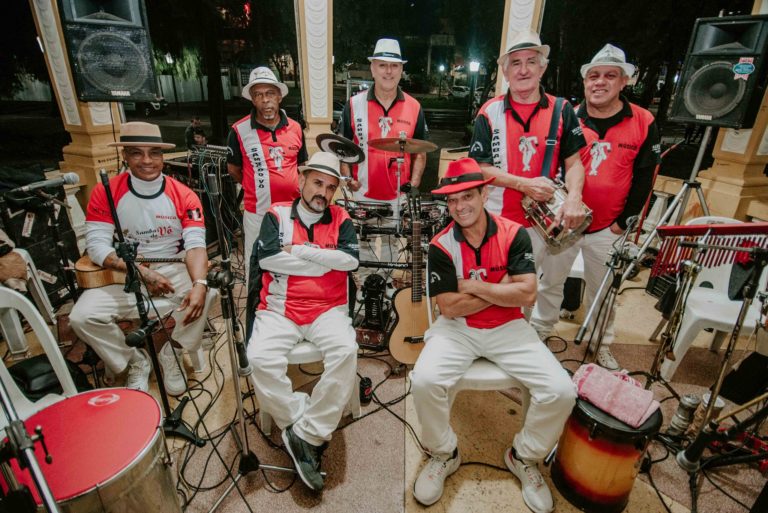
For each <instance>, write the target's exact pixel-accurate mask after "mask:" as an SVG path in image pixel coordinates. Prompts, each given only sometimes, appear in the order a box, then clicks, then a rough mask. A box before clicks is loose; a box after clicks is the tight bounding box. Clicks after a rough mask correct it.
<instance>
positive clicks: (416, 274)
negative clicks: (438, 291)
mask: <svg viewBox="0 0 768 513" xmlns="http://www.w3.org/2000/svg"><path fill="white" fill-rule="evenodd" d="M420 214H421V213H420V212H419V211H418V210H417V211H416V213H415V214H414V221H413V224H412V233H411V252H412V253H413V256H412V257H411V261H412V263H413V268H412V275H411V281H412V283H413V284H412V286H411V300H412V301H413V302H414V303H418V302H419V301H421V297H422V295H423V294H422V282H423V281H424V280H423V279H422V277H421V272H422V270H421V269H422V268H421V261H422V257H423V255H422V249H421V219H420V217H419V215H420Z"/></svg>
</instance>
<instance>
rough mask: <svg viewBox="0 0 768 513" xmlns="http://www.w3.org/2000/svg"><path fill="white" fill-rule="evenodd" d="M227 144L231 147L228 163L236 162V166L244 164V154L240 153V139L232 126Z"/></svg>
mask: <svg viewBox="0 0 768 513" xmlns="http://www.w3.org/2000/svg"><path fill="white" fill-rule="evenodd" d="M227 146H228V147H229V155H227V164H234V165H235V166H241V167H242V165H243V154H242V153H240V141H239V140H238V138H237V133H235V129H234V128H230V130H229V135H228V136H227Z"/></svg>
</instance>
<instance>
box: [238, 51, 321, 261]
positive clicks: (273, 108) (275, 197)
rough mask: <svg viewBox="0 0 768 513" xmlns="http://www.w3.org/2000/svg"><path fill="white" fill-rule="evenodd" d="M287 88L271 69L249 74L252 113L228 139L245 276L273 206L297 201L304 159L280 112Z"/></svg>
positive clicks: (295, 131)
mask: <svg viewBox="0 0 768 513" xmlns="http://www.w3.org/2000/svg"><path fill="white" fill-rule="evenodd" d="M287 94H288V86H287V85H285V84H284V83H282V82H280V81H279V80H277V77H276V76H275V74H274V73H273V72H272V70H271V69H269V68H267V67H264V66H262V67H258V68H255V69H253V70H252V71H251V74H250V76H249V79H248V83H247V84H245V86H244V87H243V90H242V96H243V98H245V99H246V100H250V101H251V103H252V105H253V108H252V109H251V113H250V114H249V115H248V116H246V117H244V118H242V119H240V120H239V121H236V122H235V123H234V124H233V125H232V130H230V132H229V136H228V138H227V146H229V149H230V155H229V157H228V158H227V170H228V171H229V174H230V175H231V176H232V178H234V179H235V180H236V181H237V182H239V183H241V184H242V186H243V207H244V210H245V211H244V213H243V239H244V241H243V256H244V258H245V266H246V276H248V265H249V261H250V256H251V251H252V250H253V243H254V242H255V241H256V238H257V237H258V235H259V230H260V228H261V222H262V219H264V214H266V213H267V210H269V207H270V206H272V203H277V202H280V201H292V200H294V199H296V198H297V197H298V196H299V173H298V166H299V165H301V164H303V163H304V162H305V161H306V160H307V149H306V145H305V144H304V132H303V131H302V129H301V126H300V125H299V124H298V123H297V122H296V121H294V120H292V119H290V118H289V117H288V116H287V115H286V114H285V111H284V110H282V109H280V102H281V101H282V99H283V98H284V97H285V96H286V95H287Z"/></svg>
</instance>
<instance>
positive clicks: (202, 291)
mask: <svg viewBox="0 0 768 513" xmlns="http://www.w3.org/2000/svg"><path fill="white" fill-rule="evenodd" d="M207 292H208V289H207V288H206V287H204V286H202V285H199V284H195V283H193V284H192V288H191V289H190V290H189V293H187V295H186V296H185V297H184V299H183V300H182V302H181V306H179V308H177V311H178V312H181V311H184V310H186V311H187V313H186V315H184V320H183V321H182V323H183V324H184V325H187V324H189V323H192V322H195V321H196V320H197V318H198V317H200V316H201V315H202V313H203V307H205V296H206V293H207Z"/></svg>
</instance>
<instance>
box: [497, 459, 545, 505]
mask: <svg viewBox="0 0 768 513" xmlns="http://www.w3.org/2000/svg"><path fill="white" fill-rule="evenodd" d="M513 451H514V449H513V448H512V447H510V448H509V449H507V450H506V451H504V463H506V464H507V468H508V469H509V471H510V472H512V473H513V474H514V475H515V476H516V477H517V478H518V479H519V480H520V486H521V488H522V489H523V500H524V501H525V505H526V506H528V507H529V508H530V509H531V511H533V512H534V513H549V512H550V511H552V510H554V509H555V504H554V502H553V500H552V493H550V491H549V487H548V486H547V483H546V481H544V478H543V477H541V472H539V467H538V466H537V465H536V463H535V462H530V461H525V460H521V459H518V458H517V455H516V454H515V453H514V452H513Z"/></svg>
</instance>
